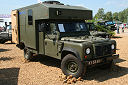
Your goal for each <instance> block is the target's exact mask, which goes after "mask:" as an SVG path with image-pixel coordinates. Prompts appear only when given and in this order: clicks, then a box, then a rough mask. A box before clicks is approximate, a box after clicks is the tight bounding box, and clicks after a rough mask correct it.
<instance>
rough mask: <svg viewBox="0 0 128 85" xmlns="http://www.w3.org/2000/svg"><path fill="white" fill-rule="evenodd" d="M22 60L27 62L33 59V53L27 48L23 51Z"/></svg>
mask: <svg viewBox="0 0 128 85" xmlns="http://www.w3.org/2000/svg"><path fill="white" fill-rule="evenodd" d="M24 58H25V59H26V60H29V61H31V60H32V59H33V53H32V52H31V51H30V50H29V49H28V48H25V49H24Z"/></svg>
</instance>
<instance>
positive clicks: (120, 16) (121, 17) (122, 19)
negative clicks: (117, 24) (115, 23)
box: [118, 12, 124, 22]
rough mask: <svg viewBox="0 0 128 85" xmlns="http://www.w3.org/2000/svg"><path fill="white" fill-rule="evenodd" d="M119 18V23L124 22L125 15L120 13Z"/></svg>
mask: <svg viewBox="0 0 128 85" xmlns="http://www.w3.org/2000/svg"><path fill="white" fill-rule="evenodd" d="M118 17H119V21H121V22H124V15H123V12H119V15H118Z"/></svg>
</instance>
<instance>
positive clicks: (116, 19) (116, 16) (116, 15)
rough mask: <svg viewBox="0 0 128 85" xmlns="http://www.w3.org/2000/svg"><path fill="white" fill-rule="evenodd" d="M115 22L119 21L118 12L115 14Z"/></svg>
mask: <svg viewBox="0 0 128 85" xmlns="http://www.w3.org/2000/svg"><path fill="white" fill-rule="evenodd" d="M113 20H114V21H118V20H119V18H118V13H117V12H115V13H113Z"/></svg>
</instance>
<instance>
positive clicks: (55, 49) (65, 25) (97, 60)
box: [12, 2, 119, 77]
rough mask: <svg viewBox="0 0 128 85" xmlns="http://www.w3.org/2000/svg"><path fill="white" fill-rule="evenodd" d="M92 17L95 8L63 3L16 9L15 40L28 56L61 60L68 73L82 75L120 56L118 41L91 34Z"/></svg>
mask: <svg viewBox="0 0 128 85" xmlns="http://www.w3.org/2000/svg"><path fill="white" fill-rule="evenodd" d="M89 19H92V10H89V9H87V8H84V7H80V6H70V5H63V4H61V3H59V2H54V3H51V2H50V3H48V2H44V3H39V4H35V5H31V6H27V7H23V8H20V9H16V10H13V11H12V41H13V42H15V43H16V44H17V46H18V47H19V48H20V49H23V50H24V58H25V59H27V60H31V59H32V58H33V54H41V55H46V56H50V57H53V58H56V59H60V60H61V69H62V72H63V73H64V74H65V75H67V76H68V75H73V76H74V77H79V76H82V75H83V74H84V72H85V71H86V67H87V66H90V65H95V64H103V63H104V65H108V66H110V65H111V64H112V62H113V59H116V58H118V57H119V55H117V54H116V41H115V40H110V39H105V38H100V37H94V36H91V35H90V32H89V30H88V28H87V25H86V24H85V20H89ZM42 57H43V56H42Z"/></svg>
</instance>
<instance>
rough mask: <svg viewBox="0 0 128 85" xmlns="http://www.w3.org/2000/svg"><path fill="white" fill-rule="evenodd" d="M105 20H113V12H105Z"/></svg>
mask: <svg viewBox="0 0 128 85" xmlns="http://www.w3.org/2000/svg"><path fill="white" fill-rule="evenodd" d="M105 20H109V21H113V18H112V12H111V11H110V12H107V13H106V14H105Z"/></svg>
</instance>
